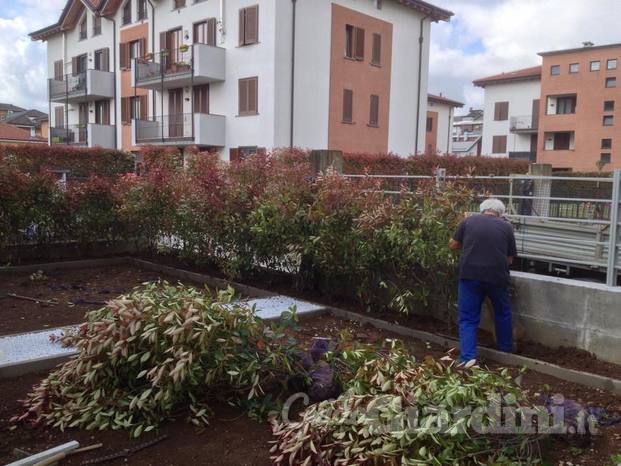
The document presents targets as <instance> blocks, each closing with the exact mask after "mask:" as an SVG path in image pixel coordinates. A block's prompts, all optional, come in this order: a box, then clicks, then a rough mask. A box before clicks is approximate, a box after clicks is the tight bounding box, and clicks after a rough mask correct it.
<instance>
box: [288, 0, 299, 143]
mask: <svg viewBox="0 0 621 466" xmlns="http://www.w3.org/2000/svg"><path fill="white" fill-rule="evenodd" d="M291 3H292V5H293V14H292V17H291V110H290V111H291V115H290V120H289V147H290V148H291V149H293V123H294V120H295V115H294V112H295V36H296V34H295V15H296V6H297V0H291Z"/></svg>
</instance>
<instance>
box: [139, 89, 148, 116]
mask: <svg viewBox="0 0 621 466" xmlns="http://www.w3.org/2000/svg"><path fill="white" fill-rule="evenodd" d="M148 106H149V103H148V99H147V96H146V95H141V96H140V119H141V120H147V119H148V117H147V115H148V113H149V112H148Z"/></svg>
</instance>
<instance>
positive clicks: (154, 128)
mask: <svg viewBox="0 0 621 466" xmlns="http://www.w3.org/2000/svg"><path fill="white" fill-rule="evenodd" d="M192 139H194V114H193V113H179V114H173V115H161V116H158V117H155V118H151V119H146V120H136V143H137V144H149V143H156V142H172V141H184V140H192Z"/></svg>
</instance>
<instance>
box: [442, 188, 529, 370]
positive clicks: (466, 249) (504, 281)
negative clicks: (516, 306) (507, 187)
mask: <svg viewBox="0 0 621 466" xmlns="http://www.w3.org/2000/svg"><path fill="white" fill-rule="evenodd" d="M479 210H480V212H481V213H480V214H479V215H472V216H470V217H468V218H466V219H465V220H463V221H462V222H461V223H460V224H459V227H458V228H457V230H456V231H455V234H454V235H453V238H452V239H451V240H450V241H449V247H450V248H451V249H461V250H462V254H461V259H460V261H459V342H460V359H461V362H468V361H471V360H473V359H476V357H477V330H478V328H479V322H480V320H481V306H482V304H483V300H484V299H485V298H486V297H489V298H490V300H491V302H492V305H493V306H494V316H495V324H496V346H497V348H498V349H499V350H500V351H506V352H511V351H512V350H513V329H512V322H511V296H510V293H509V266H510V265H511V264H512V263H513V259H514V257H515V256H516V255H517V249H516V245H515V235H514V233H513V227H512V226H511V224H510V223H509V222H507V221H506V220H505V219H503V218H502V216H503V215H504V213H505V205H504V204H503V203H502V201H500V200H498V199H486V200H485V201H483V202H482V203H481V206H480V208H479Z"/></svg>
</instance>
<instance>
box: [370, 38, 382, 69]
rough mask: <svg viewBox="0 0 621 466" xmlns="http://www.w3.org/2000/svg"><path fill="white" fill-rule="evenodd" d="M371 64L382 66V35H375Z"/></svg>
mask: <svg viewBox="0 0 621 466" xmlns="http://www.w3.org/2000/svg"><path fill="white" fill-rule="evenodd" d="M371 64H373V65H381V64H382V36H381V34H377V33H373V55H372V57H371Z"/></svg>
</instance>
